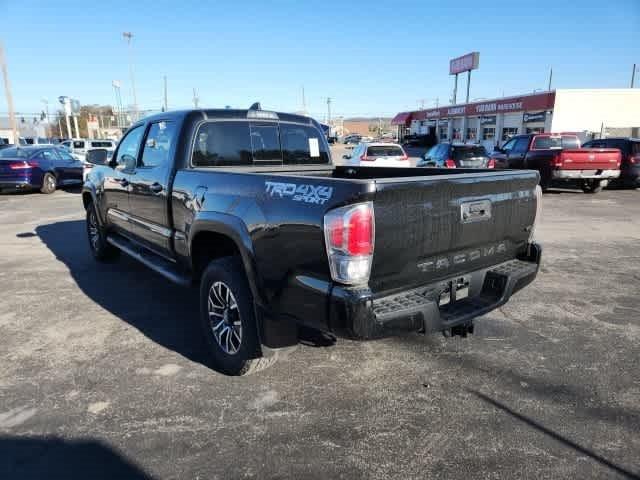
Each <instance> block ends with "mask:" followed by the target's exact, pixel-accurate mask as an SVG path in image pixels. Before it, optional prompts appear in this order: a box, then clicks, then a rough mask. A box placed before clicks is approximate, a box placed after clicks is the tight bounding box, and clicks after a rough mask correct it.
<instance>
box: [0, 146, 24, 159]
mask: <svg viewBox="0 0 640 480" xmlns="http://www.w3.org/2000/svg"><path fill="white" fill-rule="evenodd" d="M0 158H29V152H28V151H27V150H25V149H23V148H5V149H4V150H0Z"/></svg>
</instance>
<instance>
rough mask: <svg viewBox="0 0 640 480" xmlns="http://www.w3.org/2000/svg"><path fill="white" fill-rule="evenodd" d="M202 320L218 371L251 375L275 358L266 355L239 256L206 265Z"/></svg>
mask: <svg viewBox="0 0 640 480" xmlns="http://www.w3.org/2000/svg"><path fill="white" fill-rule="evenodd" d="M200 320H201V321H200V324H201V327H202V329H203V334H204V337H205V341H206V343H207V347H208V350H209V353H210V355H211V360H212V363H213V368H214V369H216V370H217V371H219V372H221V373H224V374H225V375H248V374H250V373H253V372H257V371H259V370H263V369H265V368H267V367H268V366H270V365H271V364H272V363H274V362H275V357H268V358H266V357H262V353H261V349H260V342H259V341H258V327H257V322H256V317H255V311H254V303H253V295H252V293H251V289H250V288H249V282H248V281H247V278H246V276H245V273H244V267H243V265H242V262H241V261H240V259H239V258H238V257H224V258H221V259H218V260H213V261H212V262H211V263H209V265H208V266H207V268H206V269H205V271H204V273H203V274H202V279H201V280H200Z"/></svg>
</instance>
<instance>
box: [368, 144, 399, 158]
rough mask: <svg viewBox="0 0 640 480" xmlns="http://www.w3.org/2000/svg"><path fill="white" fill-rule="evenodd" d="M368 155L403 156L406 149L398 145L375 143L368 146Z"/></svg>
mask: <svg viewBox="0 0 640 480" xmlns="http://www.w3.org/2000/svg"><path fill="white" fill-rule="evenodd" d="M367 156H368V157H403V156H404V151H403V150H402V148H400V147H399V146H397V145H374V146H371V147H368V148H367Z"/></svg>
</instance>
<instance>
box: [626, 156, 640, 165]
mask: <svg viewBox="0 0 640 480" xmlns="http://www.w3.org/2000/svg"><path fill="white" fill-rule="evenodd" d="M629 163H630V164H631V165H640V155H636V156H633V157H629Z"/></svg>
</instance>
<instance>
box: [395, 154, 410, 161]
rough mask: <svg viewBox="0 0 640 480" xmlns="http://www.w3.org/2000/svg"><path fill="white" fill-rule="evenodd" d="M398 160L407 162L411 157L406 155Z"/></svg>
mask: <svg viewBox="0 0 640 480" xmlns="http://www.w3.org/2000/svg"><path fill="white" fill-rule="evenodd" d="M398 160H402V161H405V162H406V161H407V160H409V157H407V154H406V153H405V154H404V155H403V156H401V157H400V158H399V159H398Z"/></svg>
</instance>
